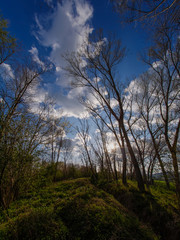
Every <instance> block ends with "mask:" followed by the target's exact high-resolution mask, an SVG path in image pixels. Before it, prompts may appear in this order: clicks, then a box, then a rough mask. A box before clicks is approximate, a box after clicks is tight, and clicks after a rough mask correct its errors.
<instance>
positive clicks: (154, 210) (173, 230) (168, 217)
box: [98, 181, 180, 239]
mask: <svg viewBox="0 0 180 240" xmlns="http://www.w3.org/2000/svg"><path fill="white" fill-rule="evenodd" d="M98 187H100V188H102V189H103V190H105V191H106V192H109V193H110V194H112V195H113V196H114V197H115V198H116V199H117V200H118V201H119V202H120V203H121V204H122V205H123V206H125V207H126V208H127V209H129V210H130V211H132V212H133V213H135V214H136V216H138V218H139V219H140V220H141V221H143V222H144V223H146V224H150V226H151V227H152V229H153V230H154V232H155V233H156V234H158V235H160V236H162V239H168V238H170V236H175V235H176V234H177V233H178V232H179V230H177V229H178V227H177V226H178V224H179V223H180V218H179V214H178V204H177V199H176V195H175V190H174V189H175V188H174V186H173V184H171V190H167V188H166V185H165V182H155V185H154V186H151V193H149V192H146V193H141V192H139V191H138V189H137V183H136V182H133V181H128V186H127V187H125V186H124V185H122V184H121V183H120V182H118V183H117V182H111V183H108V182H102V181H101V182H100V183H99V184H98Z"/></svg>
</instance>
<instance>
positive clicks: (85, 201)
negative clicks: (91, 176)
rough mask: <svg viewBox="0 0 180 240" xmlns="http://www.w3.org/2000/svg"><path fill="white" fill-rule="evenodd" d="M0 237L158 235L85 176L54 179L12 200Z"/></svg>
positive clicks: (69, 237) (2, 222)
mask: <svg viewBox="0 0 180 240" xmlns="http://www.w3.org/2000/svg"><path fill="white" fill-rule="evenodd" d="M1 215H2V216H3V217H2V219H1V224H0V239H2V240H5V239H6V240H8V239H17V240H18V239H44V240H45V239H72V240H73V239H76V240H78V239H87V240H88V239H101V240H103V239H129V240H130V239H131V240H133V239H134V240H135V239H138V240H139V239H142V240H143V239H144V240H148V239H158V238H157V237H156V236H155V235H154V234H153V232H152V231H151V230H150V229H149V228H147V227H145V226H144V225H142V224H141V223H140V222H139V221H138V219H137V218H136V217H135V216H133V215H132V214H130V213H129V211H128V210H127V209H125V208H124V207H123V206H122V205H121V204H120V203H119V202H118V201H117V200H115V199H114V197H113V196H111V195H110V194H107V193H105V192H104V191H103V190H99V189H98V188H96V187H95V186H93V185H92V184H90V182H89V180H88V179H77V180H68V181H64V182H60V183H55V184H53V185H51V186H49V187H46V188H43V189H40V190H39V191H38V192H32V193H29V194H28V195H27V196H26V198H23V199H21V200H19V201H15V202H14V203H12V204H11V206H10V208H9V209H8V210H7V211H6V212H5V211H2V214H1Z"/></svg>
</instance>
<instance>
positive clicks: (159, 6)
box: [111, 0, 180, 23]
mask: <svg viewBox="0 0 180 240" xmlns="http://www.w3.org/2000/svg"><path fill="white" fill-rule="evenodd" d="M111 2H112V3H113V5H114V8H115V10H116V11H117V12H118V13H120V14H121V15H125V19H126V20H127V21H128V22H134V21H145V20H151V19H155V20H156V19H157V18H158V17H161V16H162V15H168V16H169V17H170V21H171V22H172V23H173V22H177V23H178V22H179V13H180V8H179V1H178V0H171V1H169V0H157V1H153V0H136V1H134V0H130V1H128V0H111Z"/></svg>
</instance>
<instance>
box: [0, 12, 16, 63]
mask: <svg viewBox="0 0 180 240" xmlns="http://www.w3.org/2000/svg"><path fill="white" fill-rule="evenodd" d="M7 28H8V22H7V20H5V19H4V18H3V17H2V16H1V15H0V64H1V63H3V62H5V61H6V60H7V59H8V58H9V57H10V56H11V55H12V54H13V53H14V52H15V48H16V40H15V38H13V37H12V36H11V35H10V34H9V32H8V31H7Z"/></svg>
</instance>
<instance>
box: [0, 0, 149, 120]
mask: <svg viewBox="0 0 180 240" xmlns="http://www.w3.org/2000/svg"><path fill="white" fill-rule="evenodd" d="M60 2H61V4H60V3H58V4H57V1H53V0H26V1H23V0H16V1H14V0H6V1H3V2H1V5H0V9H1V11H2V14H3V17H4V18H6V19H8V21H9V31H10V33H11V34H12V35H13V36H14V37H15V38H16V39H17V40H18V42H19V43H20V44H21V45H22V48H23V49H24V50H25V51H26V52H29V53H30V54H31V55H32V57H33V59H34V61H36V62H37V64H40V63H41V59H43V57H44V58H49V59H50V60H51V61H52V62H53V64H54V65H55V69H56V71H55V72H54V74H52V75H51V76H50V77H49V78H46V79H44V80H43V79H42V84H41V86H37V89H36V90H37V92H38V94H37V96H36V100H37V101H42V99H43V96H45V95H49V96H53V97H54V98H55V100H56V101H57V105H59V106H60V107H62V108H63V109H64V113H65V114H68V117H75V118H76V117H78V116H79V114H80V112H82V111H83V110H84V109H83V107H82V106H80V104H79V103H78V100H77V96H78V94H79V92H78V91H79V90H72V91H69V90H66V89H68V88H69V86H70V80H69V79H67V77H65V76H64V75H63V73H62V71H61V67H62V66H64V64H65V63H64V61H63V60H62V58H61V54H63V52H64V51H66V50H70V51H71V50H72V51H74V50H75V49H76V48H78V47H79V45H80V44H81V43H82V41H83V38H84V36H85V34H86V33H87V32H88V33H89V32H91V31H92V30H93V31H94V30H96V29H99V28H102V29H103V30H104V32H105V33H109V32H115V33H116V34H117V36H118V37H119V38H120V39H121V41H122V45H123V46H125V47H126V48H127V55H126V56H125V58H124V60H123V62H122V64H121V66H120V77H121V79H123V80H124V81H126V79H127V78H128V79H129V80H132V79H133V78H135V76H138V75H139V74H141V73H142V72H144V71H145V70H146V69H147V66H145V65H144V64H143V63H142V62H141V61H140V60H139V59H138V56H139V53H140V52H142V51H143V50H144V49H146V48H147V47H148V45H149V40H148V34H147V32H145V29H143V28H141V26H140V25H138V26H135V25H127V24H123V25H121V24H120V17H119V16H118V15H117V14H116V13H115V12H114V11H113V9H112V4H111V3H110V1H109V0H98V1H97V0H89V1H86V0H65V1H60ZM74 9H75V10H76V11H75V12H76V13H75V12H73V14H72V11H74ZM68 14H69V15H68ZM71 14H72V15H71Z"/></svg>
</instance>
